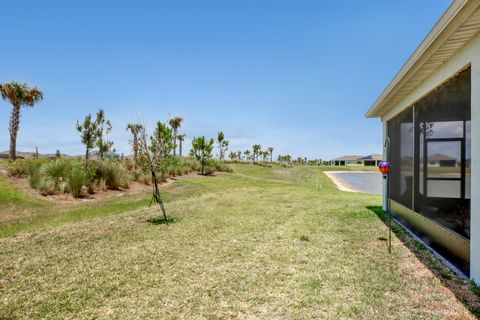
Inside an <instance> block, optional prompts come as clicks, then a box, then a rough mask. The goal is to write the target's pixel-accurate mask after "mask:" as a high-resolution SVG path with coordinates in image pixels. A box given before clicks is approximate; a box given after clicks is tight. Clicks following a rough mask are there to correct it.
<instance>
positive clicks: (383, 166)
mask: <svg viewBox="0 0 480 320" xmlns="http://www.w3.org/2000/svg"><path fill="white" fill-rule="evenodd" d="M391 167H392V165H391V164H390V162H388V161H381V162H380V163H379V164H378V170H380V172H381V173H382V175H383V179H385V180H386V181H387V190H386V191H387V192H386V195H385V196H386V197H387V212H388V217H389V219H388V252H389V253H392V213H391V212H390V206H389V202H390V201H389V199H388V194H389V192H388V191H389V181H388V180H387V178H388V174H389V173H390V169H391Z"/></svg>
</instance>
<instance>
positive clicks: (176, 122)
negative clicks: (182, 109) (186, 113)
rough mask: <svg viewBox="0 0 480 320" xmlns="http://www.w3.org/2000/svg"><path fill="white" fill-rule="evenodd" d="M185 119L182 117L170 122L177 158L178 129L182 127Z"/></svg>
mask: <svg viewBox="0 0 480 320" xmlns="http://www.w3.org/2000/svg"><path fill="white" fill-rule="evenodd" d="M182 122H183V118H182V117H178V116H177V117H174V118H172V119H170V120H169V121H168V124H170V127H172V131H173V155H174V156H175V154H176V152H177V132H178V128H180V127H181V126H182Z"/></svg>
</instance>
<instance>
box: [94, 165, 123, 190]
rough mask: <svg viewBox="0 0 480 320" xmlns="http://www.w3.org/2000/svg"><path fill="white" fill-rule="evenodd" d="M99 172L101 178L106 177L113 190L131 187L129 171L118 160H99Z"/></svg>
mask: <svg viewBox="0 0 480 320" xmlns="http://www.w3.org/2000/svg"><path fill="white" fill-rule="evenodd" d="M97 172H98V173H99V175H100V179H104V180H105V184H106V186H107V187H108V188H109V189H111V190H119V189H120V188H124V189H127V188H128V187H129V181H128V173H127V171H126V170H125V167H124V166H123V165H122V164H121V163H120V162H118V161H113V160H105V161H101V162H99V163H98V167H97Z"/></svg>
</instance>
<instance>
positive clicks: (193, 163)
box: [182, 157, 200, 172]
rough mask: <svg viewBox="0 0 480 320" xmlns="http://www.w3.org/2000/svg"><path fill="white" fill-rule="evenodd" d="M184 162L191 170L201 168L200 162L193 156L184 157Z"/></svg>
mask: <svg viewBox="0 0 480 320" xmlns="http://www.w3.org/2000/svg"><path fill="white" fill-rule="evenodd" d="M182 162H183V165H184V167H185V168H188V169H189V171H190V172H191V171H198V170H200V162H199V161H198V160H197V159H195V158H193V157H188V158H182Z"/></svg>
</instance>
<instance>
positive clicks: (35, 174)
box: [28, 168, 42, 189]
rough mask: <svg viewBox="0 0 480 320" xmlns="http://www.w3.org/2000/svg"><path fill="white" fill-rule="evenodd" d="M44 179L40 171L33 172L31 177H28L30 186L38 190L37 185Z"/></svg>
mask: <svg viewBox="0 0 480 320" xmlns="http://www.w3.org/2000/svg"><path fill="white" fill-rule="evenodd" d="M41 178H42V175H41V174H40V169H39V168H38V169H36V170H33V171H32V172H31V173H30V175H29V176H28V182H29V184H30V187H32V188H34V189H37V185H38V183H39V181H40V179H41Z"/></svg>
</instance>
